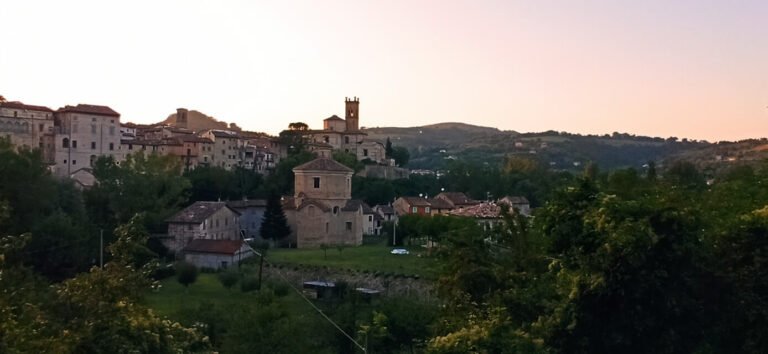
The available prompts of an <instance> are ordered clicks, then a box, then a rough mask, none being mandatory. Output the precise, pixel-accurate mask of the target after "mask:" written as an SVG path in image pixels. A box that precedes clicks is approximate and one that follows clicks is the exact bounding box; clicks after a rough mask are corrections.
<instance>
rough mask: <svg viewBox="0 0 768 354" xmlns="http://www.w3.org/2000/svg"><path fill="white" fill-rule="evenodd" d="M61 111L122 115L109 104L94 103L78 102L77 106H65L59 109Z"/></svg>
mask: <svg viewBox="0 0 768 354" xmlns="http://www.w3.org/2000/svg"><path fill="white" fill-rule="evenodd" d="M57 112H59V113H68V112H72V113H84V114H96V115H102V116H113V117H120V113H117V112H115V111H114V110H113V109H112V108H109V107H107V106H98V105H93V104H82V103H80V104H78V105H77V106H64V107H62V108H59V109H58V110H57Z"/></svg>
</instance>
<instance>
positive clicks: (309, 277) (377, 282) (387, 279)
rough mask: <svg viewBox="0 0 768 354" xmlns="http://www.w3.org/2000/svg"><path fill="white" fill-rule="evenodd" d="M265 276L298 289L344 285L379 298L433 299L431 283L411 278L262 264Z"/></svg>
mask: <svg viewBox="0 0 768 354" xmlns="http://www.w3.org/2000/svg"><path fill="white" fill-rule="evenodd" d="M267 258H269V256H267ZM281 275H282V276H281ZM264 276H265V278H267V279H273V280H281V279H282V278H283V277H285V279H287V280H288V281H289V282H290V283H291V284H292V285H294V286H296V287H297V288H299V289H301V287H302V284H303V283H304V282H305V281H313V280H321V281H332V282H339V281H344V282H346V283H347V284H349V287H350V288H369V289H375V290H379V291H381V295H382V296H415V297H419V298H422V299H426V300H429V299H434V298H435V289H434V285H433V283H434V282H433V281H432V280H424V279H421V278H418V277H414V276H411V275H403V274H391V273H373V272H362V271H355V270H349V269H336V268H329V267H322V266H307V265H285V266H281V265H271V264H269V263H264Z"/></svg>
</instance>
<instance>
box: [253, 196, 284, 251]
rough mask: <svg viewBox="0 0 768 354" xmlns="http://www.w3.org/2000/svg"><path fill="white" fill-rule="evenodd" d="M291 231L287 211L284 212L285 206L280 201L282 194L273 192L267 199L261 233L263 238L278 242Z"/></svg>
mask: <svg viewBox="0 0 768 354" xmlns="http://www.w3.org/2000/svg"><path fill="white" fill-rule="evenodd" d="M290 233H291V228H290V227H289V226H288V221H287V220H286V219H285V213H283V207H282V205H281V203H280V195H279V194H277V193H272V194H271V195H270V196H269V198H268V199H267V209H266V210H265V211H264V217H263V219H262V221H261V230H259V234H260V235H261V237H262V238H263V239H265V240H272V241H273V242H274V243H277V241H279V240H281V239H283V238H285V237H286V236H288V235H289V234H290Z"/></svg>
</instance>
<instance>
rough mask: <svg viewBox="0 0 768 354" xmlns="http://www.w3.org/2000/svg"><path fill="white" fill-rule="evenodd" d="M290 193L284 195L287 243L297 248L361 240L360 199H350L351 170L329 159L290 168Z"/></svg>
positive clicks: (349, 243)
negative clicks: (291, 192)
mask: <svg viewBox="0 0 768 354" xmlns="http://www.w3.org/2000/svg"><path fill="white" fill-rule="evenodd" d="M293 173H294V175H295V182H294V190H295V192H294V196H293V197H289V198H284V202H283V209H284V211H285V214H286V219H287V220H288V223H289V226H290V227H291V232H292V234H291V236H290V237H289V239H290V240H291V242H293V243H295V245H296V246H297V247H299V248H309V247H319V246H320V245H321V244H327V245H333V244H345V245H360V244H362V242H363V232H362V231H363V226H364V225H363V202H362V201H360V200H354V199H352V174H353V171H352V170H351V169H350V168H348V167H346V166H344V165H342V164H340V163H338V162H336V161H334V160H333V159H330V158H325V157H321V158H317V159H315V160H312V161H310V162H307V163H305V164H303V165H300V166H297V167H296V168H294V169H293Z"/></svg>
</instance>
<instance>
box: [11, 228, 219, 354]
mask: <svg viewBox="0 0 768 354" xmlns="http://www.w3.org/2000/svg"><path fill="white" fill-rule="evenodd" d="M141 229H143V228H142V227H140V221H139V220H136V219H134V220H131V221H130V222H129V223H128V224H126V225H123V226H121V227H119V228H118V229H116V230H115V234H116V235H117V237H118V242H116V243H115V244H114V245H113V246H112V247H110V248H109V252H110V253H111V259H112V260H111V261H110V262H108V263H107V264H105V265H104V268H98V267H94V268H92V269H91V270H90V272H87V273H80V274H78V275H77V276H75V277H74V278H71V279H68V280H66V281H64V282H61V283H57V284H53V285H50V284H48V283H46V282H44V281H42V280H41V279H40V278H38V277H36V276H35V275H34V273H32V272H30V271H29V270H28V269H27V268H24V267H23V265H22V264H21V263H20V262H19V259H18V258H15V257H14V256H13V255H14V254H18V251H19V250H20V249H21V248H23V243H24V242H26V240H28V238H29V236H28V235H26V236H22V237H10V236H4V237H1V238H0V254H1V255H2V256H0V271H2V277H0V288H2V289H5V290H6V291H2V292H0V333H2V336H0V351H2V352H10V353H20V352H55V353H106V352H151V353H177V352H197V351H204V350H206V349H207V348H208V343H207V341H206V340H205V339H204V338H203V337H202V336H200V335H199V333H197V331H195V330H194V329H189V328H184V327H182V326H180V325H179V324H177V323H175V322H173V321H169V320H166V319H162V318H160V317H157V316H156V315H155V314H154V313H153V312H152V311H151V310H150V309H148V308H146V307H145V306H143V305H142V296H143V295H144V294H145V293H146V291H147V290H148V289H150V288H152V287H154V286H155V285H156V284H155V283H154V282H152V281H151V280H150V279H149V275H150V274H151V273H152V272H153V271H154V269H155V268H156V266H157V264H156V262H148V263H145V264H143V265H141V266H140V267H136V266H134V264H133V260H134V258H135V256H134V254H133V252H132V249H133V247H132V245H135V244H143V243H145V242H146V233H142V232H137V230H141ZM14 309H19V310H14Z"/></svg>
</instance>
